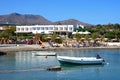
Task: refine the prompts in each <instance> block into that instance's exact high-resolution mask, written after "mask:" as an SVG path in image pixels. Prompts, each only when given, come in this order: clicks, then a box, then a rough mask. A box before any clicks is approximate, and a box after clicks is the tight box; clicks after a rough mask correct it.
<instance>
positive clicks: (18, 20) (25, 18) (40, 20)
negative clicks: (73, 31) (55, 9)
mask: <svg viewBox="0 0 120 80" xmlns="http://www.w3.org/2000/svg"><path fill="white" fill-rule="evenodd" d="M0 24H16V25H26V24H28V25H32V24H38V25H52V24H56V25H57V24H61V25H77V24H78V25H84V26H90V25H91V24H88V23H84V22H81V21H79V20H76V19H68V20H62V21H56V22H52V21H50V20H48V19H46V18H45V17H43V16H41V15H33V14H19V13H11V14H7V15H0Z"/></svg>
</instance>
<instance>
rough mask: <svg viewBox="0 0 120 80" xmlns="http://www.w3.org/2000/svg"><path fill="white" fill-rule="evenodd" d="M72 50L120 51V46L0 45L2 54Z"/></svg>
mask: <svg viewBox="0 0 120 80" xmlns="http://www.w3.org/2000/svg"><path fill="white" fill-rule="evenodd" d="M69 49H70V50H72V49H120V46H105V47H104V46H102V47H79V48H77V47H45V48H43V47H41V46H40V45H36V44H35V45H15V44H14V45H9V44H8V45H0V51H1V52H16V51H47V50H48V51H49V50H69Z"/></svg>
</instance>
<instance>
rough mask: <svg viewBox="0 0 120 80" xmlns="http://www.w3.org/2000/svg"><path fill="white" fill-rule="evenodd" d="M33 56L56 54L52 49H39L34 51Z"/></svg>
mask: <svg viewBox="0 0 120 80" xmlns="http://www.w3.org/2000/svg"><path fill="white" fill-rule="evenodd" d="M34 55H35V56H56V52H52V51H39V52H36V53H34Z"/></svg>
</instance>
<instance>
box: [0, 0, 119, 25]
mask: <svg viewBox="0 0 120 80" xmlns="http://www.w3.org/2000/svg"><path fill="white" fill-rule="evenodd" d="M11 13H20V14H34V15H41V16H43V17H45V18H46V19H48V20H50V21H52V22H56V21H61V20H67V19H76V20H79V21H81V22H85V23H89V24H94V25H97V24H109V23H111V24H115V23H119V24H120V0H1V1H0V15H6V14H11Z"/></svg>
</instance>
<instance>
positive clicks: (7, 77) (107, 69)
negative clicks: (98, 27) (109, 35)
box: [0, 49, 120, 80]
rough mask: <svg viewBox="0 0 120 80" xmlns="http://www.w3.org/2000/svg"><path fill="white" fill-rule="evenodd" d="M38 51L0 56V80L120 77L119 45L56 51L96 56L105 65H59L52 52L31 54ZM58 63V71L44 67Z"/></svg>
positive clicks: (106, 79)
mask: <svg viewBox="0 0 120 80" xmlns="http://www.w3.org/2000/svg"><path fill="white" fill-rule="evenodd" d="M36 52H38V51H27V52H14V53H10V54H8V55H5V56H0V80H120V76H119V75H120V49H89V50H62V51H57V55H61V56H62V55H64V56H76V57H78V56H96V54H100V56H101V57H103V58H104V59H105V61H106V62H107V64H105V65H60V63H59V62H58V61H57V59H56V57H55V56H48V57H47V58H46V57H45V56H34V53H36ZM51 66H61V67H62V70H61V71H46V70H45V68H47V67H51Z"/></svg>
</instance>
